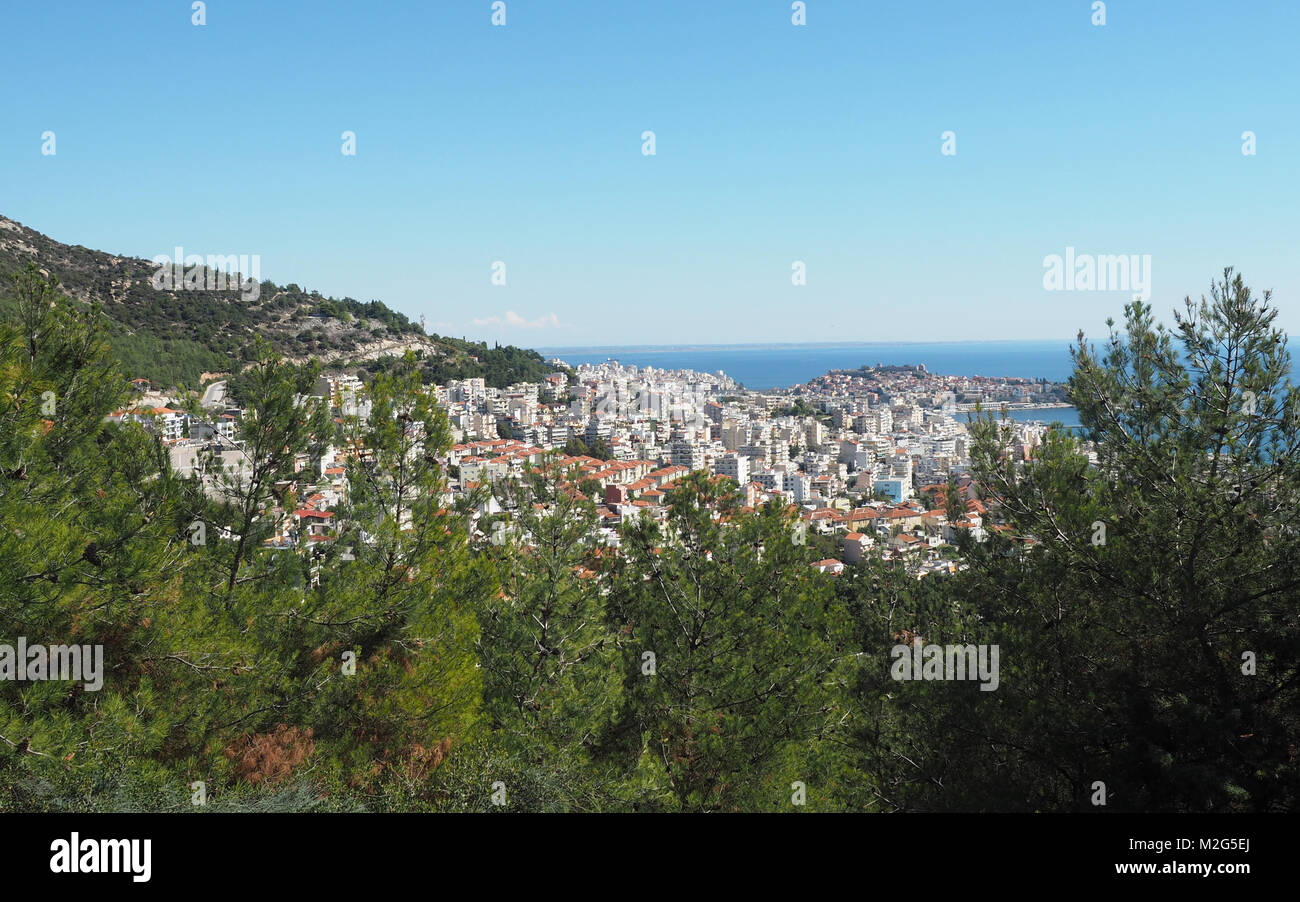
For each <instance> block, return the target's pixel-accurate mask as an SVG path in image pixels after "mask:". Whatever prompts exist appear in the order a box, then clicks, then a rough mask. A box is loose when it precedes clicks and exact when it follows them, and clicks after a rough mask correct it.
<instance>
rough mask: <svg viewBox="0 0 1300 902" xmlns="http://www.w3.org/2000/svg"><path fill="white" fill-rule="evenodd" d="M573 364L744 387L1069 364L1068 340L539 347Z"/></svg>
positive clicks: (1038, 370) (1055, 374) (1029, 372)
mask: <svg viewBox="0 0 1300 902" xmlns="http://www.w3.org/2000/svg"><path fill="white" fill-rule="evenodd" d="M537 351H538V353H539V354H541V355H543V356H544V357H547V358H551V357H558V358H560V359H561V360H563V361H564V362H565V363H568V364H571V365H573V366H577V365H579V364H582V363H604V362H606V361H609V360H617V361H618V362H619V363H622V364H624V365H625V366H653V367H656V368H658V369H665V370H695V371H697V372H701V373H716V372H718V371H719V370H721V371H722V372H724V373H726V374H727V375H728V376H730V377H731V378H732V379H735V380H736V381H737V382H739V383H741V384H742V385H744V386H745V387H746V388H750V389H755V390H760V391H761V390H766V389H772V388H790V387H791V386H794V385H799V384H802V383H804V382H807V381H808V380H809V379H815V378H816V377H818V376H821V375H823V374H825V373H827V372H829V371H830V370H851V369H857V368H858V367H860V366H863V365H868V366H869V365H874V364H891V365H895V366H899V365H914V364H918V363H923V364H925V368H926V369H927V370H929V371H930V372H932V373H938V374H940V375H947V376H1021V377H1024V378H1028V379H1049V380H1051V381H1053V382H1064V381H1065V380H1066V379H1068V378H1069V377H1070V373H1071V372H1072V370H1073V369H1074V366H1073V363H1072V362H1071V360H1070V342H1069V341H1068V340H1067V341H970V342H861V343H828V344H746V345H675V346H671V347H669V346H627V347H599V348H538V349H537Z"/></svg>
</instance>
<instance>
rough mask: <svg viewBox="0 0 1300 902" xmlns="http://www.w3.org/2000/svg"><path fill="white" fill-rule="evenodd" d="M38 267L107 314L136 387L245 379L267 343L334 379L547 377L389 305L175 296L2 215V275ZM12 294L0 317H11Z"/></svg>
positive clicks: (1, 304) (312, 296)
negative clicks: (412, 370) (407, 365)
mask: <svg viewBox="0 0 1300 902" xmlns="http://www.w3.org/2000/svg"><path fill="white" fill-rule="evenodd" d="M209 259H210V258H209ZM31 263H34V264H36V266H37V267H38V268H39V269H41V270H42V271H43V272H45V273H48V274H53V275H56V276H58V278H59V280H60V282H61V284H62V288H63V290H64V292H65V293H66V294H67V295H68V296H69V297H71V298H73V299H74V300H77V301H79V302H81V303H86V304H89V303H98V304H100V305H101V309H102V311H103V313H104V315H105V317H106V318H107V320H108V321H109V324H110V325H109V333H110V338H109V343H110V345H111V346H112V347H113V349H114V352H115V353H116V354H117V357H118V360H119V362H120V363H121V365H122V367H123V370H124V371H125V373H126V375H127V376H129V377H143V378H147V379H150V380H151V381H154V382H157V383H161V384H164V385H168V384H170V385H186V386H188V387H191V388H193V387H196V386H197V385H198V384H199V383H200V382H201V376H202V375H203V374H205V373H209V374H210V373H215V372H230V371H237V370H238V369H240V368H241V367H242V366H244V365H246V364H247V363H249V362H250V361H251V360H252V359H253V356H254V354H255V345H256V342H257V338H258V337H259V336H260V337H261V338H262V339H264V340H265V341H267V342H268V343H269V344H270V345H271V347H272V348H273V349H274V350H275V351H276V352H277V353H279V354H280V355H282V356H283V357H285V358H286V359H288V360H291V361H294V362H298V363H303V362H306V361H308V360H311V359H316V360H319V361H320V362H321V363H322V364H324V365H326V366H328V367H331V368H344V369H346V368H359V369H362V370H365V369H368V365H370V364H374V363H375V362H377V361H380V360H382V359H383V358H385V357H393V356H401V355H402V354H403V353H405V352H406V351H407V350H411V351H414V352H415V353H416V354H417V356H419V357H420V358H421V360H422V370H423V371H424V373H425V377H426V378H427V379H429V380H430V381H439V382H441V381H446V380H447V379H452V378H471V377H476V376H477V377H482V378H484V379H485V380H486V381H488V382H489V384H492V385H497V386H504V385H507V384H510V383H511V382H516V381H534V380H536V379H540V378H541V376H542V375H544V374H545V372H547V367H546V366H545V361H544V359H543V358H542V356H541V355H540V354H538V353H537V352H536V351H533V350H530V349H524V348H516V347H514V346H500V345H497V346H494V347H488V345H487V344H486V343H485V342H472V341H465V340H463V339H454V338H447V337H443V336H438V335H426V334H425V332H424V330H423V329H422V328H421V326H420V325H419V324H418V323H414V322H412V321H411V320H410V319H409V318H408V317H407V316H406V315H405V314H403V313H400V312H398V311H396V310H393V309H392V308H390V307H388V306H387V305H386V304H384V303H383V302H382V301H378V300H371V301H368V302H362V301H357V300H355V299H353V298H347V297H345V298H335V297H326V296H324V295H321V294H320V292H318V291H307V290H305V289H303V288H301V287H299V286H298V285H297V284H296V283H292V282H290V283H288V284H285V285H278V284H276V283H274V282H272V281H271V280H269V279H268V280H262V281H261V282H260V283H257V285H256V289H257V290H256V291H251V290H250V291H247V292H242V291H241V289H240V286H239V284H238V282H237V281H236V280H234V279H231V280H230V281H229V285H227V287H224V288H223V287H214V288H211V289H209V288H185V287H184V282H181V283H180V287H173V286H170V285H168V284H167V282H166V281H165V280H158V279H155V278H154V277H155V274H156V273H158V272H159V270H160V267H159V265H158V264H157V263H154V262H152V261H149V260H145V259H143V258H140V257H132V256H129V255H123V254H114V253H110V252H108V251H100V250H93V249H91V248H87V247H84V246H82V245H70V244H64V243H62V242H60V241H57V240H55V239H53V238H51V237H49V236H48V235H45V234H44V233H42V232H38V231H36V230H35V229H32V228H30V227H28V226H25V225H23V224H22V223H20V222H18V221H17V220H14V219H10V218H9V217H7V216H4V215H0V274H7V273H11V272H17V271H19V270H21V269H24V268H25V267H26V266H28V265H29V264H31ZM203 272H204V273H206V274H213V275H215V273H216V271H215V270H207V269H206V268H204V270H203ZM225 281H226V280H224V279H221V280H218V279H212V280H211V281H210V283H209V284H215V285H217V286H220V285H221V283H222V282H225ZM158 282H161V285H162V287H159V285H158V284H155V283H158ZM205 282H206V280H205ZM4 287H5V286H0V312H3V310H4V309H5V307H6V302H5V300H4V296H5V291H4ZM248 287H249V288H252V287H253V285H252V283H251V282H250V283H248Z"/></svg>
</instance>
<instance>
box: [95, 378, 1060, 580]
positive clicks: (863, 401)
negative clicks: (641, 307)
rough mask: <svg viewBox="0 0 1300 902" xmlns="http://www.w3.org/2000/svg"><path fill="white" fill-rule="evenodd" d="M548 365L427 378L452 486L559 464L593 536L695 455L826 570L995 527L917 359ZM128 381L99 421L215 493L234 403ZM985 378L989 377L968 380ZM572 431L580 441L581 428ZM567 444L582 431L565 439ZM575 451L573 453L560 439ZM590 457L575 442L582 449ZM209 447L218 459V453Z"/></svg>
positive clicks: (303, 504)
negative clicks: (774, 513)
mask: <svg viewBox="0 0 1300 902" xmlns="http://www.w3.org/2000/svg"><path fill="white" fill-rule="evenodd" d="M573 372H574V371H563V372H555V373H552V374H550V375H547V376H546V377H545V378H544V379H542V380H541V381H540V382H537V383H519V384H516V385H512V386H509V387H507V388H493V387H491V386H488V385H486V384H485V382H484V380H483V379H463V380H452V381H450V382H448V383H447V384H446V385H440V386H435V387H432V389H431V391H432V392H433V393H434V395H435V397H436V399H437V401H438V402H439V404H440V406H441V407H442V408H443V409H444V410H445V412H446V414H447V418H448V421H449V424H450V426H451V429H452V433H453V437H454V442H455V444H454V445H453V446H452V447H451V448H450V450H449V451H448V452H447V456H446V461H445V462H446V465H447V468H448V473H449V485H448V493H447V498H446V501H447V502H448V503H450V502H452V501H454V500H455V498H457V497H465V498H471V499H473V503H474V504H475V505H478V506H479V507H478V509H479V512H480V513H482V514H496V513H499V512H500V511H501V506H500V503H499V501H498V500H497V499H496V498H495V497H494V495H493V493H491V492H484V491H478V490H480V489H482V488H484V487H488V488H490V487H492V486H494V485H496V484H498V483H501V482H502V481H503V480H509V479H512V478H517V477H519V476H521V475H523V473H524V471H525V470H526V469H527V468H529V467H535V466H538V465H539V464H542V463H543V462H554V463H558V464H559V465H561V466H564V467H568V468H575V469H576V470H577V471H578V474H579V482H580V484H582V485H584V486H586V487H587V488H588V489H590V487H591V486H592V485H593V484H594V486H595V487H596V492H595V495H594V497H592V499H591V500H592V501H594V502H595V503H596V504H598V505H599V508H600V515H601V518H602V527H603V531H604V533H605V540H606V541H607V542H608V543H609V544H611V545H617V544H618V535H617V528H618V526H619V525H620V524H622V523H624V522H627V521H628V520H630V519H632V518H637V517H654V518H657V519H663V518H664V517H665V516H666V508H665V506H664V502H665V498H666V494H667V491H668V490H669V489H670V488H671V487H672V485H673V483H675V482H676V481H677V480H679V479H680V478H681V477H682V476H684V475H685V474H687V473H689V472H691V471H693V470H705V471H707V472H709V473H711V474H713V475H714V476H715V477H718V478H725V479H728V480H730V481H732V482H733V483H734V484H735V485H736V487H737V488H738V489H739V490H740V491H741V492H742V494H743V497H744V504H746V505H748V506H758V505H761V504H764V503H767V502H768V501H771V500H777V501H779V502H781V503H783V504H785V505H788V506H792V507H793V508H794V510H795V511H797V514H798V516H799V517H800V518H801V520H802V522H803V523H805V524H806V527H807V529H808V530H809V531H811V532H813V533H814V534H819V535H823V536H831V537H834V538H835V540H836V545H837V547H838V548H839V549H840V555H839V557H836V558H829V559H826V560H823V561H819V562H818V563H817V564H816V565H815V566H817V568H818V569H820V570H824V571H826V572H830V573H836V572H839V571H840V570H842V569H843V568H844V567H845V566H846V565H852V564H854V563H857V562H859V561H862V560H863V559H865V558H866V557H868V556H873V555H880V556H886V557H892V558H896V559H899V560H902V561H904V562H906V565H907V566H908V568H909V569H910V570H911V571H912V572H914V573H916V574H917V575H918V576H923V575H925V574H927V573H932V572H950V571H951V570H952V569H953V568H955V567H956V566H958V564H957V563H956V562H955V560H954V557H955V555H954V554H953V553H952V551H951V549H950V548H949V546H951V545H952V544H953V543H954V542H955V541H956V538H957V536H958V534H959V533H964V534H966V535H969V536H970V537H972V538H974V539H975V540H977V541H978V540H982V539H983V538H984V537H985V536H986V535H987V533H988V532H989V531H991V530H997V529H1000V528H1001V527H999V526H997V525H996V524H994V523H991V522H990V521H989V514H988V511H987V510H986V509H985V507H984V505H983V503H982V502H981V501H980V500H979V498H978V497H977V493H976V489H975V486H974V485H973V484H972V483H971V480H970V478H969V477H968V476H967V475H966V469H967V466H968V464H969V460H968V452H969V437H968V434H967V430H966V426H965V425H964V424H963V423H962V422H961V421H960V419H959V417H958V415H957V414H956V412H955V409H954V404H955V400H956V397H957V393H956V392H954V391H952V390H951V389H945V388H944V383H938V388H936V383H935V382H934V378H937V377H930V376H929V374H926V373H924V371H923V370H921V371H919V372H918V371H913V372H910V373H906V372H905V373H902V374H901V375H899V380H900V382H899V383H897V384H895V383H888V382H887V380H886V384H882V380H881V377H879V376H876V377H870V378H868V377H860V376H844V375H839V376H834V375H833V376H828V377H822V379H821V380H814V382H813V383H810V384H809V385H808V386H807V387H805V388H804V390H803V391H801V392H800V393H799V394H793V393H792V392H790V391H780V392H752V391H746V390H745V389H743V388H742V387H740V386H738V385H736V384H735V383H734V382H732V381H731V380H730V379H728V378H727V377H726V376H725V375H723V374H720V373H719V374H714V375H708V374H700V373H694V372H690V371H665V370H656V369H653V368H638V367H623V366H620V365H618V364H617V363H614V362H610V363H607V364H602V365H599V366H594V367H593V366H584V367H580V368H578V369H577V370H576V374H575V375H576V378H574V377H571V375H570V373H573ZM142 381H143V380H138V381H137V382H136V383H134V384H133V385H134V387H135V388H136V390H137V392H139V393H140V394H141V395H142V397H141V399H140V400H139V402H138V403H137V404H136V405H134V406H132V407H130V408H128V409H124V410H121V411H117V412H115V413H114V414H113V415H112V417H111V419H115V420H118V421H126V420H131V421H136V422H139V423H140V424H142V425H143V426H145V427H146V428H148V429H149V430H150V431H152V432H154V433H155V434H157V435H158V436H160V437H161V438H162V439H163V441H164V442H166V443H167V445H168V448H169V451H170V454H171V459H172V465H173V468H174V469H175V470H176V471H177V472H179V473H180V474H182V475H186V476H188V475H192V474H198V475H200V476H202V477H203V478H204V479H205V481H208V483H209V485H210V486H211V487H212V489H213V490H214V491H215V490H216V486H217V479H216V478H215V476H214V474H213V472H212V471H213V470H216V469H221V470H224V471H225V472H226V473H235V474H237V473H239V472H240V470H241V468H246V467H247V464H248V462H247V460H246V459H245V458H244V450H243V443H242V442H241V440H240V438H239V431H238V424H239V419H240V416H241V411H240V410H239V409H238V408H236V407H228V406H224V405H223V406H218V407H217V408H215V409H208V410H205V411H204V412H203V413H202V414H196V413H187V412H186V411H183V410H180V409H177V408H175V407H173V406H171V403H172V402H171V401H170V400H169V399H166V398H162V397H161V396H154V395H151V394H150V392H149V390H148V386H147V384H144V385H141V384H139V383H140V382H142ZM975 388H979V389H980V390H984V391H986V393H987V392H988V390H989V386H988V385H983V384H980V385H976V386H975V387H974V388H972V387H971V386H969V385H965V383H963V384H962V391H967V392H968V391H973V390H975ZM1039 389H1041V386H1039V385H1038V384H1037V383H1032V382H1030V381H1029V380H1009V381H1006V380H1004V381H1003V382H1002V383H998V385H997V386H996V387H995V389H994V393H998V392H1004V393H1010V394H1012V395H1014V396H1015V397H1017V398H1022V399H1023V398H1024V397H1029V398H1031V399H1032V398H1033V397H1034V395H1033V392H1034V391H1035V390H1039ZM313 394H315V395H317V396H318V397H321V398H324V399H328V400H329V402H330V403H331V406H332V408H333V410H334V413H335V415H336V416H337V417H339V418H340V419H341V418H343V417H352V416H355V417H358V418H360V419H363V420H364V419H365V418H367V417H368V416H369V415H370V412H371V408H370V402H369V401H368V400H367V399H366V397H365V389H364V385H363V384H362V382H361V381H360V380H359V379H356V378H355V377H351V376H345V375H332V376H327V377H323V378H322V379H321V380H320V381H319V382H318V384H317V386H316V387H315V389H314V390H313ZM1013 428H1014V434H1015V439H1014V442H1013V444H1012V446H1011V447H1009V448H1008V451H1009V452H1010V453H1013V454H1018V455H1026V456H1027V455H1028V454H1029V451H1030V449H1032V447H1033V446H1034V444H1036V443H1037V442H1038V441H1039V440H1040V438H1041V434H1042V431H1043V427H1042V426H1039V425H1035V424H1014V426H1013ZM575 440H576V441H575ZM577 442H580V443H581V446H580V447H576V448H575V445H576V443H577ZM566 448H567V449H568V451H575V450H576V451H577V452H578V453H572V454H570V453H567V452H566ZM584 448H585V449H590V450H592V451H597V452H598V454H591V453H581V452H582V450H583V449H584ZM358 453H364V449H357V448H349V449H336V448H333V447H331V448H328V449H327V450H326V453H325V454H324V456H323V457H321V458H319V459H316V460H308V459H306V456H305V455H304V456H303V459H302V460H300V461H299V462H298V467H297V469H298V472H299V476H298V480H297V482H296V483H295V484H294V485H293V486H292V488H293V490H294V497H295V498H298V499H301V500H300V501H298V502H297V505H296V507H294V509H293V510H292V511H288V510H283V511H278V512H277V524H278V525H277V529H276V534H275V538H274V542H275V543H276V544H288V545H293V544H300V543H311V542H318V541H328V540H330V538H331V537H332V536H334V535H337V534H338V524H337V523H335V522H334V521H335V517H336V511H335V509H336V508H337V506H338V505H339V503H340V502H341V501H342V500H343V499H344V498H346V493H347V484H346V479H345V475H346V463H347V460H348V459H349V457H350V456H353V455H356V454H358ZM213 461H219V467H213ZM950 480H951V481H955V482H956V483H957V485H958V488H959V492H960V497H961V504H963V505H964V506H965V509H964V510H962V511H960V512H959V513H958V514H957V515H956V517H955V518H954V517H951V516H949V512H948V509H947V508H948V506H949V505H950V504H951V502H948V501H947V498H946V489H947V485H948V483H949V481H950Z"/></svg>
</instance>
